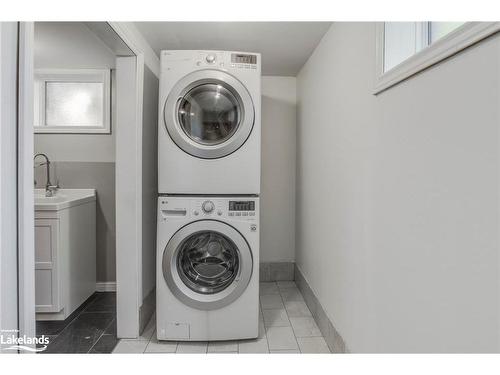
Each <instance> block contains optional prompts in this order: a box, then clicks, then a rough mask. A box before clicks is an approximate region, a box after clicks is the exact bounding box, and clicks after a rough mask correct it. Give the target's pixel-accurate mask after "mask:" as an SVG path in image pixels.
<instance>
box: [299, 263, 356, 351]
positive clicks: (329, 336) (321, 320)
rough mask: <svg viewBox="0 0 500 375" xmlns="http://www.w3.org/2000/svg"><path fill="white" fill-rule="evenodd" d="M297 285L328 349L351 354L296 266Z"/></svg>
mask: <svg viewBox="0 0 500 375" xmlns="http://www.w3.org/2000/svg"><path fill="white" fill-rule="evenodd" d="M294 275H295V283H296V284H297V287H298V288H299V290H300V292H301V293H302V296H303V297H304V300H305V301H306V305H307V307H308V308H309V310H310V311H311V313H312V315H313V317H314V320H316V324H317V325H318V327H319V330H320V331H321V334H322V335H323V337H324V338H325V341H326V343H327V344H328V347H329V348H330V350H331V352H332V353H349V349H348V348H347V345H346V343H345V341H344V339H343V337H342V335H341V334H340V333H339V331H338V330H337V329H336V328H335V326H334V325H333V323H332V322H331V321H330V319H329V318H328V316H327V315H326V313H325V309H324V308H323V306H322V305H321V303H320V302H319V300H318V298H317V297H316V295H315V294H314V292H313V291H312V289H311V287H310V286H309V283H308V282H307V280H306V278H305V277H304V275H303V274H302V272H301V271H300V268H299V267H298V266H297V265H295V271H294Z"/></svg>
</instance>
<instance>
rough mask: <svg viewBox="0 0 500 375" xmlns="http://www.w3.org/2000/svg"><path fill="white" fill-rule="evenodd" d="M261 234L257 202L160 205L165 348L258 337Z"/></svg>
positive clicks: (160, 327)
mask: <svg viewBox="0 0 500 375" xmlns="http://www.w3.org/2000/svg"><path fill="white" fill-rule="evenodd" d="M259 230H260V228H259V198H257V197H241V196H240V197H224V198H220V197H211V196H206V197H203V196H197V197H179V196H160V197H159V199H158V232H157V233H158V241H157V246H158V247H157V262H156V264H157V271H156V274H157V279H156V287H157V289H156V296H157V297H156V298H157V301H156V306H157V307H156V308H157V311H156V321H157V337H158V339H159V340H180V341H183V340H185V341H205V340H233V339H245V338H256V337H258V333H259V317H258V316H259Z"/></svg>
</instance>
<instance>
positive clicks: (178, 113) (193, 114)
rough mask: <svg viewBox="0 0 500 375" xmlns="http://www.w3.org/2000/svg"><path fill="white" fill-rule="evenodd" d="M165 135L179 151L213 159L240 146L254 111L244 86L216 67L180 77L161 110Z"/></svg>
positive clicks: (249, 129) (250, 130)
mask: <svg viewBox="0 0 500 375" xmlns="http://www.w3.org/2000/svg"><path fill="white" fill-rule="evenodd" d="M163 111H164V112H163V115H164V120H165V126H166V128H167V131H168V134H169V135H170V137H171V138H172V140H173V141H174V142H175V144H176V145H177V146H179V147H180V148H181V149H182V150H184V151H185V152H187V153H188V154H190V155H192V156H195V157H198V158H203V159H216V158H221V157H224V156H227V155H229V154H231V153H232V152H234V151H236V150H237V149H238V148H240V147H241V146H242V145H243V144H244V143H245V141H246V140H247V138H248V137H249V135H250V133H251V132H252V128H253V124H254V118H255V110H254V105H253V101H252V98H251V97H250V94H249V93H248V90H247V89H246V88H245V86H244V85H243V84H242V83H241V82H240V81H239V80H238V79H236V78H235V77H233V76H232V75H230V74H228V73H225V72H222V71H218V70H199V71H196V72H193V73H191V74H188V75H187V76H185V77H184V78H182V79H181V80H180V81H179V82H178V83H177V84H176V85H175V86H174V88H173V89H172V91H171V92H170V94H169V96H168V97H167V100H166V102H165V107H164V109H163Z"/></svg>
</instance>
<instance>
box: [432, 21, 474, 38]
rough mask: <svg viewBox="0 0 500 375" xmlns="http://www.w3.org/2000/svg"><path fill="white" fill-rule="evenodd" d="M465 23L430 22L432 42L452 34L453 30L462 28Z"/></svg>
mask: <svg viewBox="0 0 500 375" xmlns="http://www.w3.org/2000/svg"><path fill="white" fill-rule="evenodd" d="M464 23H465V22H430V42H431V43H434V42H435V41H436V40H438V39H440V38H442V37H443V36H445V35H447V34H449V33H451V32H452V31H453V30H455V29H457V28H459V27H460V26H462V25H463V24H464Z"/></svg>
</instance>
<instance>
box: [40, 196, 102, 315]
mask: <svg viewBox="0 0 500 375" xmlns="http://www.w3.org/2000/svg"><path fill="white" fill-rule="evenodd" d="M95 288H96V192H95V190H94V189H60V190H58V191H57V193H56V194H55V195H54V196H52V197H46V196H45V190H42V189H35V290H36V297H35V300H36V318H37V320H64V319H66V318H67V317H68V316H69V315H71V313H72V312H73V311H75V309H77V308H78V307H79V306H80V305H81V304H82V303H83V302H85V300H86V299H87V298H89V297H90V296H91V295H92V294H93V293H94V292H95Z"/></svg>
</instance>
